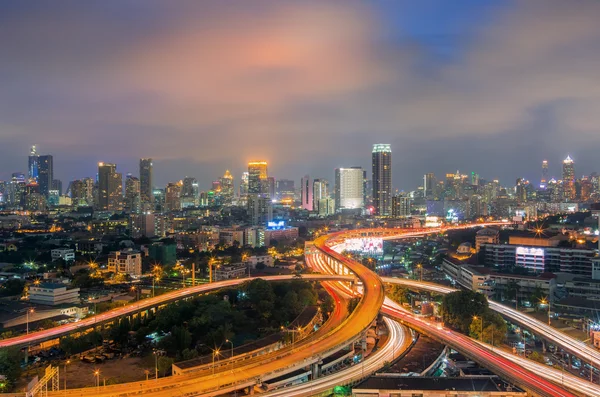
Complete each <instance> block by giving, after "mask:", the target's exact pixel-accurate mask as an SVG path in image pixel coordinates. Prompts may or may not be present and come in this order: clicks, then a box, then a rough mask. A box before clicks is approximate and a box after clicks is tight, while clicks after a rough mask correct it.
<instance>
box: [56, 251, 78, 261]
mask: <svg viewBox="0 0 600 397" xmlns="http://www.w3.org/2000/svg"><path fill="white" fill-rule="evenodd" d="M50 255H51V256H52V260H53V261H56V260H59V259H62V260H64V261H65V262H71V261H74V260H75V250H74V249H71V248H55V249H53V250H52V251H50Z"/></svg>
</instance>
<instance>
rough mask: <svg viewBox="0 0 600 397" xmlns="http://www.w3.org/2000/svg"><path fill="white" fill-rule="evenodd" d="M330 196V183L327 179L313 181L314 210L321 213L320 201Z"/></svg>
mask: <svg viewBox="0 0 600 397" xmlns="http://www.w3.org/2000/svg"><path fill="white" fill-rule="evenodd" d="M328 197H329V183H328V182H327V181H326V180H325V179H315V180H314V181H313V211H317V212H319V213H320V209H319V206H320V205H321V204H320V202H321V200H323V199H326V198H328Z"/></svg>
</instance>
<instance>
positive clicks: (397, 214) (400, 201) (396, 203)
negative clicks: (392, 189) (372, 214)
mask: <svg viewBox="0 0 600 397" xmlns="http://www.w3.org/2000/svg"><path fill="white" fill-rule="evenodd" d="M411 202H412V200H411V198H410V197H408V196H407V195H404V194H400V195H396V196H394V197H392V216H393V217H394V218H402V217H406V216H410V213H411Z"/></svg>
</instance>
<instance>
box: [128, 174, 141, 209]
mask: <svg viewBox="0 0 600 397" xmlns="http://www.w3.org/2000/svg"><path fill="white" fill-rule="evenodd" d="M140 192H141V190H140V180H139V179H138V178H136V177H135V176H133V175H131V174H127V176H126V177H125V210H126V211H127V212H133V213H138V212H140V210H141V196H140Z"/></svg>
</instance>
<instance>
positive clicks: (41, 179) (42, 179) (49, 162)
mask: <svg viewBox="0 0 600 397" xmlns="http://www.w3.org/2000/svg"><path fill="white" fill-rule="evenodd" d="M37 166H38V176H37V182H38V184H39V185H40V194H41V195H42V196H44V197H46V198H48V196H49V194H50V190H53V189H52V181H53V179H54V164H53V158H52V156H51V155H45V156H38V158H37Z"/></svg>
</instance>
